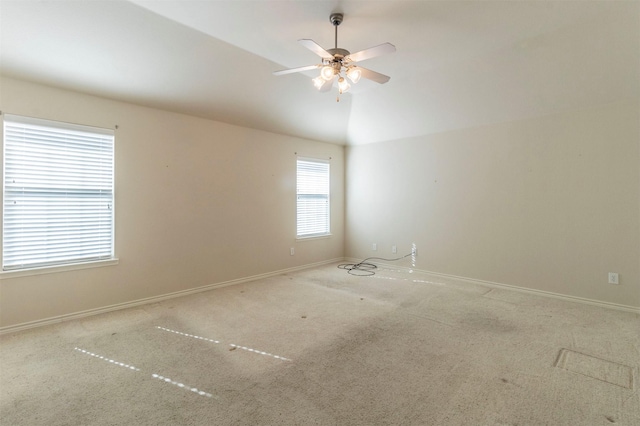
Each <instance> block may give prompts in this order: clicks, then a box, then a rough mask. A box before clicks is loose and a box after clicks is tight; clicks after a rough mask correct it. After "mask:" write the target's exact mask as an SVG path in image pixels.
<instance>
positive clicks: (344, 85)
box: [338, 77, 351, 93]
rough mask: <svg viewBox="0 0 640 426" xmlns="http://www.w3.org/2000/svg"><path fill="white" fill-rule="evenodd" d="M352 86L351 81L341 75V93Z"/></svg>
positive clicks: (339, 81)
mask: <svg viewBox="0 0 640 426" xmlns="http://www.w3.org/2000/svg"><path fill="white" fill-rule="evenodd" d="M350 88H351V85H350V84H349V82H348V81H347V80H345V79H344V77H340V79H339V80H338V89H339V90H340V93H344V92H346V91H348V90H349V89H350Z"/></svg>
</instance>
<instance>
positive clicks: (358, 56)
mask: <svg viewBox="0 0 640 426" xmlns="http://www.w3.org/2000/svg"><path fill="white" fill-rule="evenodd" d="M395 51H396V47H395V46H394V45H393V44H391V43H382V44H379V45H378V46H375V47H370V48H368V49H365V50H361V51H359V52H356V53H352V54H350V55H347V56H346V57H345V58H344V59H345V61H347V62H360V61H364V60H365V59H370V58H375V57H376V56H380V55H386V54H387V53H393V52H395Z"/></svg>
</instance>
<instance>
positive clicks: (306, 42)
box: [298, 38, 333, 59]
mask: <svg viewBox="0 0 640 426" xmlns="http://www.w3.org/2000/svg"><path fill="white" fill-rule="evenodd" d="M298 43H300V44H301V45H303V46H304V47H306V48H307V49H309V50H310V51H312V52H313V53H315V54H316V55H318V56H320V57H321V58H322V59H333V55H332V54H331V53H329V52H327V51H326V50H324V49H323V48H322V47H320V45H319V44H318V43H316V42H315V41H313V40H311V39H308V38H303V39H300V40H298Z"/></svg>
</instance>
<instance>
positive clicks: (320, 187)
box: [297, 158, 330, 237]
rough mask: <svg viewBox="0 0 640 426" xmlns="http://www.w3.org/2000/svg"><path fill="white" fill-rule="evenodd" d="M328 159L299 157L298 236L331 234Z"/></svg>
mask: <svg viewBox="0 0 640 426" xmlns="http://www.w3.org/2000/svg"><path fill="white" fill-rule="evenodd" d="M329 170H330V165H329V162H328V161H322V160H315V159H305V158H298V172H297V176H298V179H297V181H298V184H297V188H298V189H297V196H298V202H297V209H298V214H297V217H298V232H297V235H298V237H313V236H319V235H327V234H329V222H330V221H329V219H330V217H329Z"/></svg>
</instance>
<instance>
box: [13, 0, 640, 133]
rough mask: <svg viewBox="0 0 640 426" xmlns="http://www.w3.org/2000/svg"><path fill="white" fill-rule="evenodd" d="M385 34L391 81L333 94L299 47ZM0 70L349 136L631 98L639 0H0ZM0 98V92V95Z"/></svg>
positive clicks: (361, 45) (384, 65) (636, 88)
mask: <svg viewBox="0 0 640 426" xmlns="http://www.w3.org/2000/svg"><path fill="white" fill-rule="evenodd" d="M335 11H337V12H343V13H344V14H345V19H344V22H343V23H342V25H341V26H340V27H339V30H338V44H339V47H342V48H346V49H348V50H350V51H351V52H355V51H359V50H362V49H365V48H368V47H371V46H375V45H378V44H380V43H383V42H390V43H393V44H394V45H395V46H396V48H397V52H396V53H393V54H391V55H386V56H381V57H378V58H374V59H370V60H368V61H366V62H363V63H362V65H364V66H365V67H367V68H370V69H373V70H375V71H378V72H382V73H384V74H387V75H389V76H391V81H390V82H389V83H387V84H384V85H378V84H375V83H371V82H362V81H361V82H360V83H358V85H357V86H356V87H354V89H355V90H353V93H348V94H345V95H343V96H342V97H341V98H340V102H336V94H337V93H336V91H335V90H334V91H332V92H330V93H319V92H317V91H316V90H315V89H314V88H313V86H312V84H311V82H310V77H312V76H314V74H315V72H311V73H304V74H302V73H301V74H290V75H285V76H279V77H275V76H273V75H272V72H273V71H276V70H279V69H282V68H290V67H299V66H304V65H311V64H315V63H318V57H317V56H315V55H314V54H313V53H312V52H310V51H309V50H307V49H305V48H304V47H302V46H301V45H299V44H298V43H297V40H298V39H301V38H311V39H313V40H315V41H316V42H317V43H318V44H320V45H321V46H323V47H325V48H331V47H333V43H334V32H333V26H332V25H331V23H330V22H329V15H330V14H331V12H335ZM0 72H2V74H4V75H7V76H9V77H14V78H19V79H24V80H31V81H35V82H39V83H44V84H48V85H52V86H58V87H62V88H66V89H71V90H77V91H81V92H86V93H90V94H95V95H99V96H104V97H107V98H112V99H119V100H124V101H128V102H133V103H137V104H141V105H148V106H151V107H156V108H161V109H166V110H171V111H176V112H182V113H186V114H192V115H196V116H200V117H206V118H211V119H214V120H218V121H223V122H228V123H232V124H238V125H242V126H246V127H252V128H258V129H264V130H268V131H273V132H277V133H284V134H290V135H295V136H301V137H305V138H310V139H316V140H323V141H328V142H333V143H339V144H363V143H371V142H378V141H384V140H393V139H399V138H405V137H412V136H418V135H423V134H429V133H435V132H442V131H446V130H452V129H457V128H466V127H472V126H478V125H484V124H490V123H496V122H504V121H511V120H516V119H521V118H526V117H532V116H538V115H543V114H549V113H554V112H559V111H564V110H569V109H575V108H583V107H585V106H589V105H597V104H603V103H607V102H612V101H615V100H619V99H626V98H634V99H638V98H640V2H638V1H627V2H618V1H613V2H612V1H572V2H569V1H509V2H507V1H495V2H492V1H464V2H463V1H403V0H387V1H371V0H369V1H351V0H341V1H338V0H325V1H320V0H318V1H308V0H307V1H292V0H289V1H275V0H259V1H242V0H226V1H225V0H218V1H194V0H165V1H157V0H156V1H151V0H131V1H124V0H104V1H101V0H84V1H71V0H66V1H60V0H58V1H53V0H39V1H18V0H0ZM0 95H1V94H0Z"/></svg>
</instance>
